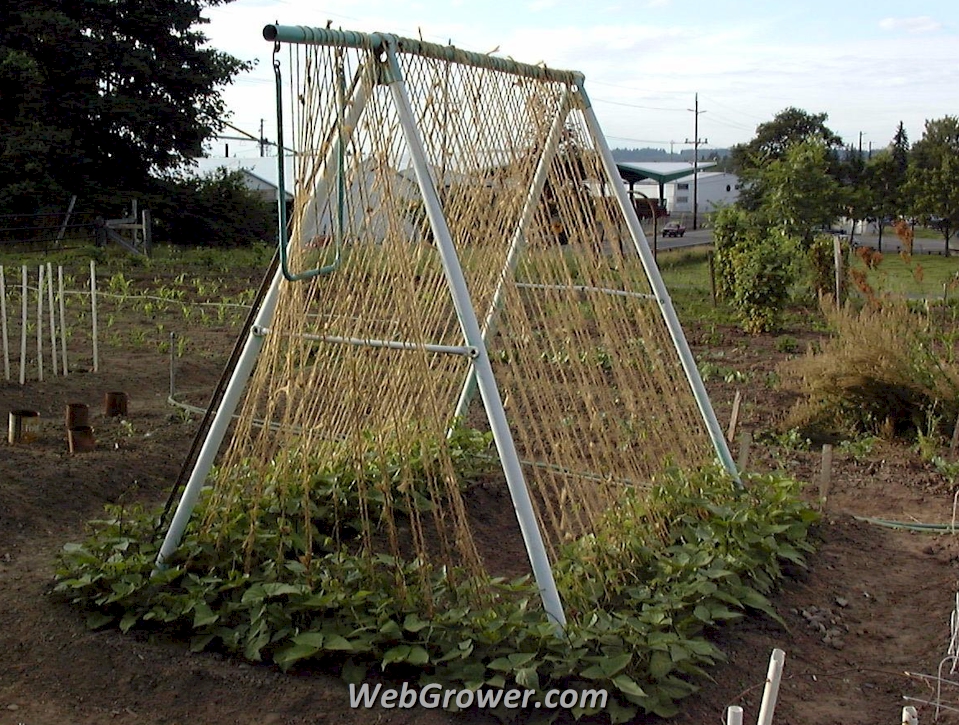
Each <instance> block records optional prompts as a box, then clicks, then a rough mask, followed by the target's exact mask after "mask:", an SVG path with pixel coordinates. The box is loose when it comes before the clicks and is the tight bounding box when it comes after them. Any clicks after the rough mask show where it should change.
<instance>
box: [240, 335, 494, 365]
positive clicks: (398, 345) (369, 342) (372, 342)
mask: <svg viewBox="0 0 959 725" xmlns="http://www.w3.org/2000/svg"><path fill="white" fill-rule="evenodd" d="M272 332H273V330H272V329H271V328H269V327H255V328H253V333H254V334H255V335H269V334H271V333H272ZM297 337H299V338H300V339H302V340H312V341H314V342H331V343H334V344H343V345H355V346H357V347H382V348H388V349H390V350H414V351H415V350H422V351H425V352H436V353H440V354H444V355H460V356H462V357H470V358H475V357H476V356H477V355H479V351H478V350H477V349H476V348H475V347H472V346H469V345H467V346H463V345H436V344H434V343H430V342H424V343H420V342H404V341H402V340H377V339H375V338H367V337H340V336H338V335H315V334H312V333H303V334H300V335H297Z"/></svg>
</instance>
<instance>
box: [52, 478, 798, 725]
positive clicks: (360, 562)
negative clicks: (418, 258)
mask: <svg viewBox="0 0 959 725" xmlns="http://www.w3.org/2000/svg"><path fill="white" fill-rule="evenodd" d="M484 465H485V464H484ZM467 470H470V469H469V467H468V468H467ZM799 489H800V486H799V484H797V483H796V482H795V481H790V480H788V479H785V478H782V477H781V476H778V475H769V476H753V477H750V480H749V485H748V486H747V487H745V488H739V487H736V486H734V485H733V484H732V481H731V479H730V478H729V476H728V475H727V474H725V473H724V472H722V471H720V470H718V469H712V468H711V469H706V470H704V471H700V472H696V473H693V474H683V473H680V472H678V471H674V472H671V474H670V475H669V476H667V477H664V480H662V481H660V482H659V485H658V486H656V487H655V488H654V489H653V491H652V492H650V493H649V494H648V495H647V494H646V493H645V492H639V491H637V490H635V489H631V488H630V489H626V490H624V491H623V496H622V500H621V502H619V504H618V505H617V507H616V508H615V509H613V510H611V511H610V512H609V513H608V516H607V518H606V520H604V521H600V522H599V525H598V526H597V527H595V530H594V531H591V532H590V533H589V534H587V535H584V536H583V537H581V538H579V539H577V540H575V541H571V542H568V543H566V544H564V545H563V546H562V547H561V548H560V550H559V551H558V556H557V561H556V563H555V566H554V571H555V573H556V579H557V583H558V584H559V586H560V589H561V590H562V591H564V592H565V605H566V610H567V614H568V616H569V623H568V626H567V628H566V631H565V633H564V636H563V637H557V636H556V631H555V629H554V627H553V626H552V625H551V624H550V623H549V622H547V621H545V617H544V615H543V612H542V610H541V609H540V608H539V604H538V595H537V591H536V587H535V585H534V584H533V583H532V582H530V581H529V580H528V579H525V578H524V579H520V580H516V581H514V582H510V583H507V582H505V581H503V580H501V579H489V580H485V581H474V580H469V579H466V578H464V573H463V572H457V571H454V569H453V568H446V567H431V566H430V565H428V564H426V563H425V562H423V561H422V560H415V561H402V560H399V559H396V558H394V557H390V556H386V555H383V554H378V555H375V556H369V555H367V556H364V555H359V554H356V553H354V552H351V551H350V547H349V546H348V545H347V546H337V545H335V542H334V540H333V539H332V538H331V537H329V536H327V537H325V539H324V537H323V536H322V534H321V532H320V531H316V532H314V534H315V537H314V540H315V541H321V540H323V541H325V542H326V543H325V545H324V546H325V547H326V549H327V550H326V551H325V552H323V553H321V552H317V554H316V555H314V556H312V557H307V558H305V559H304V560H300V559H295V558H287V559H285V560H280V559H278V557H277V556H276V552H277V550H278V547H283V546H288V545H291V544H292V542H293V539H294V538H295V537H296V536H297V532H296V531H295V530H293V528H292V527H291V526H290V522H291V521H292V520H293V519H294V517H293V516H288V517H283V518H282V522H284V524H285V525H283V526H278V527H266V526H256V527H251V526H250V518H249V512H248V511H247V510H244V511H243V512H241V513H240V514H239V515H237V516H235V517H230V518H228V519H227V520H225V521H221V529H220V530H219V531H218V532H216V533H214V532H206V533H204V531H203V530H202V529H201V528H200V527H196V526H194V527H191V528H190V529H188V530H187V533H186V536H185V537H184V540H183V542H182V544H181V547H180V549H179V551H178V552H177V554H176V556H175V557H173V558H172V559H171V561H170V562H169V563H170V568H168V569H166V570H165V571H162V572H159V573H156V574H155V575H153V574H152V570H153V562H154V559H155V557H156V554H157V549H158V541H157V537H156V531H155V525H156V521H155V515H149V514H146V513H144V512H142V511H139V512H129V511H122V510H120V509H119V508H117V507H110V509H108V516H107V517H106V518H105V519H104V520H101V521H97V522H93V524H92V533H91V536H90V537H89V538H88V540H87V541H85V542H84V543H83V544H81V545H68V546H67V547H65V549H64V553H63V557H62V560H61V567H60V570H59V572H58V575H57V576H58V579H59V583H58V585H57V591H58V593H59V595H60V596H62V597H64V598H66V599H69V600H70V601H72V602H73V603H75V604H77V605H79V606H81V607H83V608H85V609H86V610H87V612H88V615H87V621H88V624H89V625H90V626H92V627H104V626H107V625H114V626H118V627H119V628H120V629H121V630H123V631H127V630H128V629H131V628H134V627H138V628H141V629H148V630H153V631H157V630H159V631H163V632H166V633H168V634H170V635H173V636H178V637H182V638H184V639H187V640H189V641H190V646H191V648H192V649H194V650H197V651H198V650H202V649H205V648H207V647H211V646H215V647H220V648H223V649H225V650H227V651H230V652H233V653H235V654H237V655H238V656H242V657H245V658H247V659H250V660H253V661H261V660H271V661H272V662H274V663H275V664H277V665H278V666H280V667H281V668H283V669H287V668H289V667H294V666H302V665H303V664H304V663H306V662H310V661H312V662H314V663H319V664H321V665H323V666H325V667H327V668H328V669H332V670H333V671H336V672H339V673H340V675H341V676H342V677H343V678H344V679H345V680H347V681H349V682H359V681H361V680H362V679H364V678H366V677H367V676H368V673H369V672H376V671H381V672H384V674H385V676H386V677H396V678H400V679H403V680H407V681H410V680H417V679H419V682H420V684H427V683H431V682H436V683H442V684H445V685H448V686H458V687H464V686H465V687H469V688H471V689H474V690H475V689H477V688H484V689H492V690H499V689H503V688H506V687H514V686H519V687H523V688H529V689H533V690H539V691H543V690H546V689H548V688H550V687H563V688H570V687H571V688H577V689H584V688H606V689H608V690H609V692H610V700H609V703H608V704H607V708H606V713H605V714H606V716H607V718H608V720H609V721H612V722H625V721H627V720H631V719H632V718H634V717H635V715H636V714H637V712H638V711H642V712H646V713H655V714H657V715H660V716H669V715H672V714H675V713H676V712H678V707H677V705H676V702H677V701H678V700H680V699H681V698H683V697H685V696H686V695H688V694H690V693H692V692H694V691H695V690H696V689H697V686H696V684H695V682H694V681H693V680H694V679H695V678H696V677H700V676H702V675H703V674H704V673H703V669H702V668H703V667H704V666H708V665H710V664H712V663H713V662H715V661H716V660H717V659H720V658H721V657H722V653H721V652H720V651H719V650H718V648H717V647H716V646H715V645H714V644H712V643H711V642H710V641H709V640H708V639H707V635H708V633H709V630H710V629H711V628H712V627H714V626H716V625H719V624H722V623H725V622H729V621H733V620H736V619H739V618H740V617H742V616H743V614H744V613H745V612H747V611H750V610H752V611H762V612H766V613H767V614H769V615H771V616H773V617H775V616H776V614H775V612H774V611H773V610H772V608H771V605H770V603H769V600H768V599H767V598H766V597H767V595H768V594H769V593H770V592H771V591H772V590H773V589H774V587H775V585H776V582H777V581H779V580H780V579H782V577H783V576H784V567H786V566H787V565H800V566H801V565H802V564H803V558H804V555H805V554H806V553H807V552H809V551H811V549H812V547H811V544H810V542H809V541H808V531H809V527H810V525H811V524H812V523H813V522H814V521H815V519H816V514H815V513H814V512H812V511H811V510H810V509H809V508H808V507H807V506H806V505H805V504H804V503H803V502H802V501H801V499H800V497H799ZM208 502H209V499H208V498H207V499H203V500H201V503H200V509H202V508H203V507H204V506H205V505H207V504H208ZM250 503H251V505H254V504H255V503H256V502H255V501H251V502H250ZM340 504H341V505H342V506H343V507H345V508H347V509H349V508H355V505H354V504H355V501H354V500H353V499H351V498H350V497H344V498H343V499H341V501H340ZM309 505H311V506H316V507H323V506H328V505H329V500H326V501H323V500H311V501H310V503H309ZM199 515H200V516H201V517H202V513H200V514H199ZM250 543H252V545H253V547H254V551H253V555H252V556H251V557H249V558H248V559H247V562H246V564H244V561H243V559H244V554H243V550H244V548H245V547H246V546H247V545H249V544H250ZM477 589H481V590H483V591H485V592H486V594H485V596H484V597H481V598H478V597H477V596H476V592H477ZM400 591H402V592H403V593H404V596H398V592H400ZM593 711H595V708H594V709H593ZM589 713H590V710H588V709H584V710H579V711H575V712H574V714H575V715H576V716H577V717H578V716H580V715H582V714H589Z"/></svg>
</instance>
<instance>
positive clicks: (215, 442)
mask: <svg viewBox="0 0 959 725" xmlns="http://www.w3.org/2000/svg"><path fill="white" fill-rule="evenodd" d="M282 279H283V270H282V269H277V271H276V274H275V275H274V276H273V281H272V282H271V283H270V289H269V291H268V292H267V293H266V297H264V299H263V304H261V305H260V309H259V311H258V312H257V315H256V320H255V321H254V323H253V326H252V327H251V328H250V333H249V335H248V336H247V338H246V343H245V344H244V346H243V351H242V352H241V353H240V357H239V359H238V360H237V363H236V367H235V368H234V370H233V374H232V375H231V376H230V381H229V382H228V383H227V386H226V390H225V391H224V392H223V398H222V400H221V401H220V405H219V407H217V409H216V413H215V415H214V416H213V422H212V423H211V424H210V429H209V431H207V434H206V438H205V439H204V441H203V445H202V446H201V447H200V452H199V453H198V454H197V459H196V463H194V464H193V471H192V472H191V474H190V479H189V480H188V481H187V483H186V487H185V488H184V489H183V495H182V496H181V497H180V501H179V503H178V504H177V507H176V513H174V514H173V520H172V521H171V522H170V528H169V529H168V530H167V533H166V536H165V537H164V539H163V544H162V545H161V546H160V553H159V554H158V555H157V559H156V567H157V569H161V568H163V567H164V566H165V563H166V561H167V560H168V559H169V558H170V557H171V556H172V555H173V553H174V552H175V551H176V549H177V547H178V546H179V545H180V539H181V538H183V532H184V531H185V530H186V525H187V523H189V521H190V516H191V515H192V513H193V508H194V507H195V506H196V502H197V499H198V498H199V497H200V491H201V489H202V488H203V483H204V482H205V481H206V477H207V474H209V472H210V468H211V467H212V466H213V461H214V459H215V458H216V454H217V452H218V451H219V450H220V444H221V443H222V442H223V438H224V436H225V435H226V431H227V428H228V427H229V425H230V421H231V420H232V418H233V413H234V412H235V411H236V407H237V405H239V403H240V398H241V396H242V395H243V391H244V389H245V388H246V383H247V380H249V377H250V374H251V373H252V372H253V367H254V365H255V364H256V358H257V355H259V353H260V349H261V348H262V347H263V340H264V337H263V328H266V327H269V325H270V323H271V322H272V320H273V312H274V311H275V310H276V302H277V299H278V297H279V292H280V282H281V280H282Z"/></svg>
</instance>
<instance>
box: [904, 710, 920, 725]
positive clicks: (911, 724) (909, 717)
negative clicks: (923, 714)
mask: <svg viewBox="0 0 959 725" xmlns="http://www.w3.org/2000/svg"><path fill="white" fill-rule="evenodd" d="M902 725H919V713H918V712H916V708H914V707H913V706H912V705H906V706H905V707H904V708H902Z"/></svg>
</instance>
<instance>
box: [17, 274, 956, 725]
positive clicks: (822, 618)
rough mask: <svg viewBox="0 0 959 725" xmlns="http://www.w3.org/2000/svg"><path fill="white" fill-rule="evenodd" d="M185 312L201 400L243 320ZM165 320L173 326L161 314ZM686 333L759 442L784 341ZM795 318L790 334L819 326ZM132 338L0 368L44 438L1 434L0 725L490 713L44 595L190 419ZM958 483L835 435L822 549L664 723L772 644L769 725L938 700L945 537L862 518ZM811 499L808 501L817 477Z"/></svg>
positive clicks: (727, 332)
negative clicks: (851, 446)
mask: <svg viewBox="0 0 959 725" xmlns="http://www.w3.org/2000/svg"><path fill="white" fill-rule="evenodd" d="M256 281H257V280H256V279H255V274H254V273H253V272H251V273H250V274H247V275H241V276H237V277H234V279H233V280H232V284H233V286H234V287H236V288H238V289H239V288H243V287H244V286H246V287H249V286H253V285H255V283H256ZM132 324H141V325H142V324H146V323H144V322H142V321H141V322H139V323H136V322H134V323H132ZM179 326H180V328H181V329H183V330H184V331H185V332H189V336H190V344H189V346H187V348H186V349H185V351H184V355H183V357H182V358H180V359H179V361H178V373H177V389H178V391H181V394H182V396H183V397H186V398H187V399H189V400H190V401H191V402H193V403H195V404H198V405H201V406H202V405H203V404H204V401H205V399H206V397H207V396H208V395H209V393H210V391H211V390H212V387H213V385H214V383H215V381H216V379H217V377H218V375H219V372H220V368H221V366H222V365H223V363H224V361H225V360H226V357H227V355H228V353H229V350H230V347H231V346H232V344H233V339H234V337H235V334H236V324H235V323H233V324H230V323H224V324H209V325H205V326H204V325H196V324H192V323H186V322H183V321H182V320H181V322H180V323H179ZM175 329H177V328H176V324H175V323H170V324H169V327H167V328H164V330H165V331H167V330H175ZM687 333H688V336H689V338H690V340H691V342H692V344H693V347H694V352H695V353H696V355H697V357H698V358H699V359H701V360H713V361H715V362H716V363H717V364H721V365H722V366H723V367H724V368H726V369H728V370H735V371H738V372H739V373H740V375H732V376H716V377H715V378H714V379H710V380H708V381H707V387H708V388H709V390H710V393H711V395H712V397H713V399H714V403H715V406H716V408H717V412H718V414H719V417H720V419H721V420H724V421H725V420H728V417H729V413H730V407H731V402H732V399H733V396H734V394H735V391H736V390H737V389H739V390H740V391H741V392H742V394H743V396H744V397H743V406H742V414H741V425H740V430H744V431H750V432H751V433H753V435H754V437H756V438H757V439H759V438H761V433H762V432H763V431H767V430H770V429H773V428H775V426H776V424H777V423H778V421H780V420H781V419H782V417H783V415H784V413H785V410H786V408H787V407H788V405H789V403H790V399H789V396H788V395H785V394H783V393H782V392H781V391H779V390H778V389H776V388H775V386H774V385H772V384H771V378H770V377H769V374H770V373H771V372H773V371H775V370H776V368H777V366H778V365H779V363H780V362H781V361H783V360H784V359H785V358H786V357H788V354H787V353H785V352H780V351H779V350H777V345H776V344H775V337H772V336H769V337H746V336H744V335H742V334H740V333H739V332H737V331H736V330H735V329H733V328H727V327H722V326H711V327H710V328H709V330H708V331H707V330H706V329H705V328H703V329H699V328H698V327H697V326H695V325H690V326H688V327H687ZM157 334H161V333H160V332H157ZM162 334H167V333H166V332H164V333H162ZM791 334H792V335H793V336H794V337H796V338H797V339H798V340H799V342H800V344H801V345H804V344H805V343H806V342H808V341H810V340H813V339H815V337H816V335H814V334H813V333H806V332H799V331H792V332H791ZM131 339H133V338H131V337H130V336H128V335H117V336H115V337H114V342H113V343H104V344H103V347H102V350H101V353H102V364H101V369H100V371H99V372H97V373H93V372H90V371H88V370H85V369H84V368H87V367H89V360H88V359H86V358H85V357H83V356H80V357H78V359H77V361H76V362H75V363H74V368H73V372H71V374H70V375H68V376H66V377H62V376H61V377H53V376H51V375H49V373H48V374H47V376H46V380H45V382H43V383H39V382H35V381H34V382H28V383H27V384H26V385H25V386H20V385H18V384H16V383H15V382H8V383H2V382H0V413H2V415H3V416H4V417H5V416H6V414H7V411H10V410H15V409H22V408H26V409H34V410H37V411H39V412H40V414H41V421H42V424H41V435H40V438H39V440H38V441H36V442H34V443H31V444H29V445H18V446H10V445H7V444H6V443H5V442H4V443H2V444H0V611H2V612H3V613H4V616H3V620H2V621H3V625H2V627H0V725H6V724H8V723H9V724H11V725H15V724H17V723H23V724H25V725H54V724H56V725H60V724H65V723H78V724H80V723H83V724H87V723H89V724H93V723H105V722H110V723H117V724H118V725H120V724H124V725H148V724H149V725H160V724H161V723H162V724H164V725H172V724H174V723H188V722H189V723H207V724H209V725H225V724H226V723H290V724H292V723H326V722H331V723H332V722H335V723H339V724H340V725H346V724H348V723H367V722H382V723H427V724H429V723H487V722H494V721H493V720H492V718H491V717H490V716H489V715H486V714H484V713H477V712H468V713H465V714H459V715H453V714H447V713H444V712H437V711H428V710H419V709H416V710H373V711H365V710H356V711H354V710H351V709H350V707H349V701H348V698H347V689H346V686H345V685H344V684H343V683H342V682H341V681H339V680H338V679H335V678H332V677H329V676H326V675H323V674H321V673H305V672H300V673H298V674H283V673H281V672H279V671H278V670H277V669H275V668H273V667H271V666H261V665H250V664H247V663H244V662H241V661H238V660H235V659H230V658H226V657H224V656H222V655H218V654H215V653H202V654H191V653H190V652H189V651H188V649H187V647H186V646H185V645H184V644H183V643H179V642H173V641H166V640H163V639H158V638H147V637H145V636H142V635H136V634H127V635H123V634H120V633H119V632H117V631H113V630H106V631H96V632H93V631H89V630H88V629H87V628H86V627H85V625H84V619H83V616H82V615H81V614H80V613H78V612H76V611H74V610H72V609H71V608H69V607H68V606H66V605H64V604H61V603H59V602H57V601H56V600H55V598H54V597H52V596H51V589H52V584H53V572H54V569H55V561H56V556H57V552H58V551H59V550H60V548H61V547H62V546H63V545H64V544H65V543H66V542H70V541H77V540H79V539H80V538H81V537H82V536H83V531H84V522H86V521H87V520H89V519H91V518H95V517H96V516H97V515H98V514H99V513H100V512H101V511H102V507H103V505H104V504H106V503H114V502H133V501H143V502H146V503H149V504H150V505H155V504H156V503H160V502H163V501H164V500H165V498H166V495H167V493H168V491H169V487H170V485H171V483H172V482H173V481H174V479H175V478H176V475H177V473H178V471H179V468H180V465H181V461H182V460H183V458H184V456H185V455H186V453H187V450H188V449H189V446H190V443H191V440H192V438H193V436H194V433H195V430H196V428H197V426H198V419H197V417H196V416H194V417H188V416H185V415H183V414H182V413H181V412H179V411H178V410H177V409H175V408H173V407H171V406H170V405H169V404H168V402H167V395H168V389H169V356H168V355H167V354H165V353H162V352H160V351H158V349H157V346H156V345H155V344H146V345H135V344H131V343H130V340H131ZM780 347H782V346H781V345H780ZM720 353H721V354H720ZM727 378H728V380H727ZM108 391H125V392H127V393H128V395H129V399H130V403H129V411H128V414H127V416H125V417H124V418H122V419H121V418H108V417H106V416H105V415H104V410H103V397H104V394H105V393H106V392H108ZM73 402H85V403H87V404H88V405H89V406H90V410H91V418H92V425H93V427H94V428H95V433H96V437H97V449H96V450H95V451H94V452H91V453H84V454H76V455H71V454H70V453H69V452H68V450H67V443H66V436H65V432H64V424H63V415H64V409H65V407H66V405H67V403H73ZM750 458H751V463H750V468H754V469H756V470H768V469H771V468H773V467H777V466H782V467H784V468H785V469H786V470H788V471H789V472H790V473H792V474H793V475H795V476H796V477H798V478H800V479H802V480H806V481H813V482H815V481H817V480H818V476H819V468H820V454H819V452H818V451H814V450H796V449H794V448H786V447H783V446H780V445H772V444H768V443H766V444H757V445H754V446H753V448H752V450H751V455H750ZM954 494H955V489H954V487H953V486H952V484H951V483H949V481H947V480H946V479H945V478H944V477H943V476H942V475H940V474H939V473H937V472H936V470H935V469H934V468H933V467H932V466H931V465H930V464H929V463H927V462H925V461H924V460H923V459H922V458H920V457H919V455H918V454H917V453H916V452H915V451H914V450H913V449H912V448H910V447H909V446H908V445H906V444H902V443H889V442H884V443H879V444H877V445H876V447H875V448H874V449H873V450H872V451H871V452H870V453H869V454H868V455H865V456H860V459H858V460H857V458H856V457H855V456H854V455H853V454H852V453H851V452H849V451H844V450H840V449H838V448H837V449H836V450H835V453H834V459H833V469H832V480H831V484H830V488H829V490H828V498H827V502H826V514H825V516H824V518H823V522H822V524H821V525H819V526H818V527H817V529H816V537H817V539H818V550H817V552H816V553H815V554H814V555H813V556H811V557H810V559H809V565H808V568H806V569H805V570H800V569H793V570H791V571H790V574H791V576H790V578H789V580H788V581H786V583H785V585H784V587H783V588H782V590H781V591H780V592H779V593H778V594H777V595H776V596H775V598H774V605H775V607H776V609H777V610H778V612H779V613H780V614H781V616H782V618H783V619H784V621H785V623H786V626H782V625H780V624H778V623H776V622H775V621H773V620H771V619H769V618H768V617H765V616H756V617H752V618H750V619H748V620H746V621H744V622H740V623H737V624H736V625H734V626H731V627H728V628H726V629H723V630H720V631H719V632H717V633H716V636H717V638H718V641H719V642H720V643H721V646H722V648H723V650H724V651H725V652H726V654H727V657H728V660H727V662H726V663H724V664H722V665H720V666H717V667H715V668H714V669H713V670H712V671H711V673H710V674H711V676H712V678H713V679H712V681H707V682H704V683H702V684H703V687H702V690H701V691H700V692H699V693H698V694H697V695H695V696H693V697H692V698H690V699H688V700H687V701H685V702H684V705H683V712H682V714H681V715H679V716H678V717H677V718H675V719H674V720H673V722H675V723H677V724H678V725H700V724H703V723H719V722H722V721H723V713H724V711H725V708H726V706H727V705H731V704H739V705H741V706H743V707H744V709H745V711H746V720H745V721H746V722H754V721H755V718H756V714H757V712H758V708H759V701H760V698H761V694H762V685H763V682H764V678H765V673H766V667H767V663H768V659H769V655H770V652H771V650H772V649H773V648H774V647H778V648H781V649H783V650H784V651H785V652H786V664H785V673H784V680H783V684H782V689H781V692H780V695H779V703H778V707H777V709H776V717H775V721H774V722H775V723H777V725H805V724H807V723H819V724H829V723H842V724H843V725H858V724H862V725H866V724H872V723H889V724H890V725H891V724H892V723H898V722H900V719H899V718H900V714H901V710H902V707H903V705H904V704H908V703H905V702H904V701H903V696H904V695H906V696H911V697H916V698H920V699H926V700H928V699H932V697H933V696H934V695H935V692H934V690H933V689H932V688H931V687H930V685H929V684H928V682H927V681H924V680H922V679H918V678H915V677H909V676H907V675H906V674H905V673H906V672H907V671H909V672H914V673H931V674H934V673H935V672H936V669H937V667H938V665H939V662H940V660H941V659H942V658H943V657H944V656H945V654H946V648H947V645H948V642H949V636H950V629H949V620H950V614H951V612H952V611H953V610H954V609H955V606H956V591H957V572H959V567H957V562H959V546H957V544H956V542H955V540H954V537H952V536H949V535H931V534H918V533H910V532H905V531H898V530H892V529H889V528H885V527H881V526H877V525H873V524H869V523H865V522H863V521H861V520H859V519H857V518H855V517H856V516H876V517H881V518H885V519H894V520H902V521H921V522H949V521H950V520H951V518H952V516H953V511H952V508H953V496H954ZM489 495H490V496H492V495H493V494H489ZM809 496H810V499H816V498H818V496H819V489H818V485H817V484H811V485H810V487H809ZM503 525H506V524H505V522H504V524H503ZM942 694H943V698H944V699H943V701H944V702H945V703H946V704H951V705H953V706H955V704H956V703H957V702H959V688H956V687H954V686H952V687H947V688H946V689H944V690H943V693H942ZM918 709H919V712H920V721H921V722H931V721H932V719H933V708H931V707H930V706H926V705H921V704H920V705H919V706H918ZM950 718H954V716H953V715H951V714H950V713H944V714H943V715H942V717H941V718H940V720H941V721H944V722H959V720H955V719H950Z"/></svg>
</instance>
